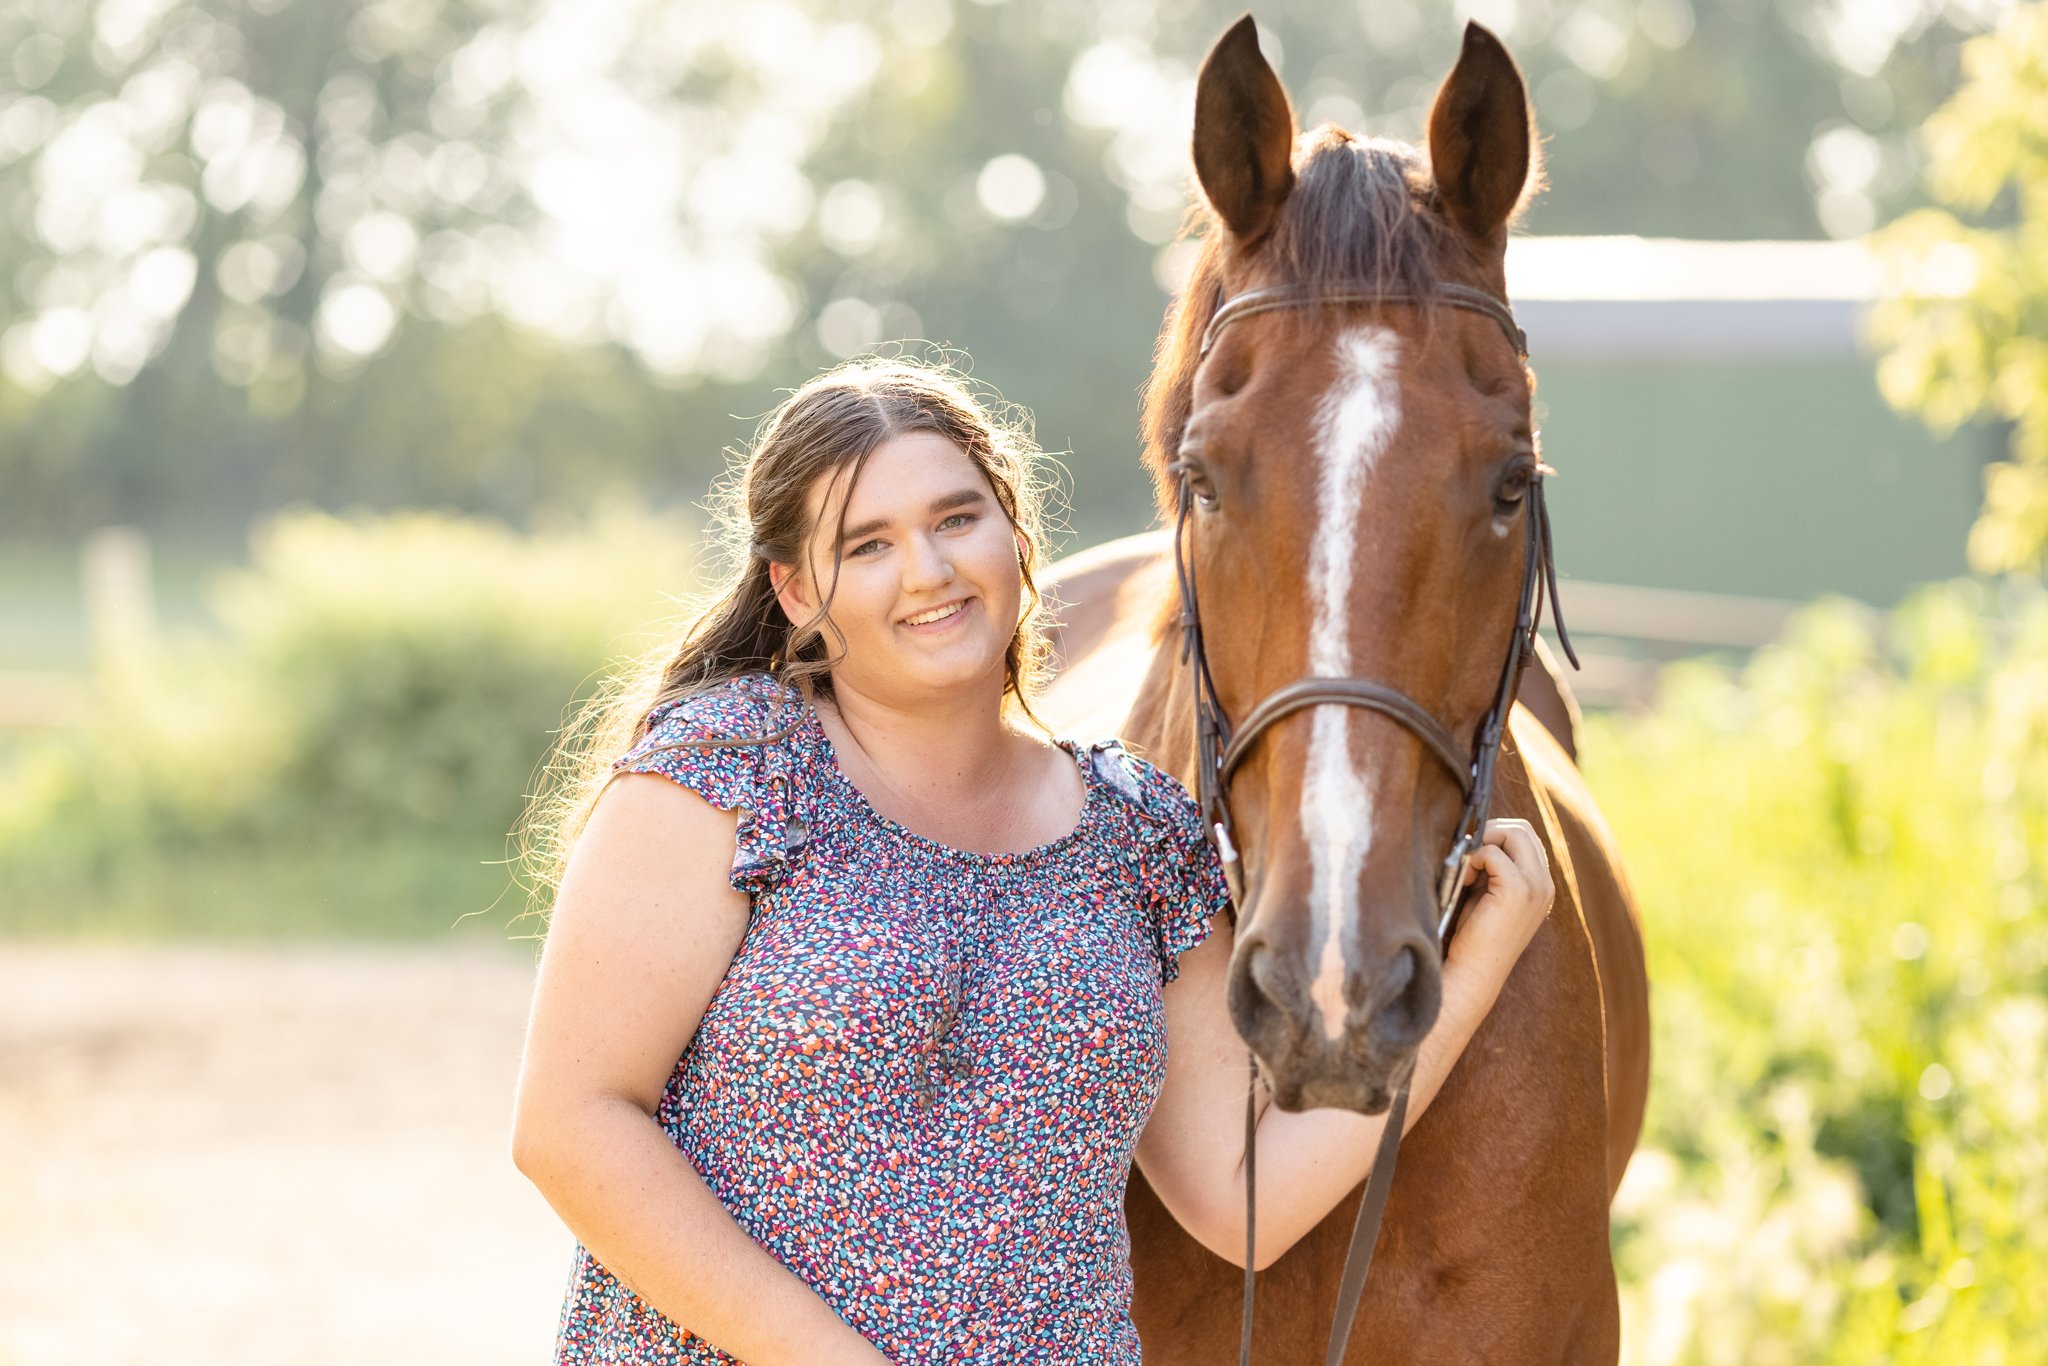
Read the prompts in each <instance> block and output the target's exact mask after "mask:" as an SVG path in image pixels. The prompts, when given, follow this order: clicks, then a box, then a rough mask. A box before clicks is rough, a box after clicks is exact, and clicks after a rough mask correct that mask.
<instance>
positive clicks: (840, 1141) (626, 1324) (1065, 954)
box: [555, 675, 1227, 1366]
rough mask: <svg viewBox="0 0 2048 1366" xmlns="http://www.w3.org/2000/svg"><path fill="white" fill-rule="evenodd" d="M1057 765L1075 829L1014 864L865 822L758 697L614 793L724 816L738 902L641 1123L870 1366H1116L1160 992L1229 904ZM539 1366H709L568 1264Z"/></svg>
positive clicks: (794, 713)
mask: <svg viewBox="0 0 2048 1366" xmlns="http://www.w3.org/2000/svg"><path fill="white" fill-rule="evenodd" d="M785 727H787V728H789V729H788V733H787V734H786V735H784V736H782V738H780V739H777V740H775V741H773V742H772V743H769V744H763V745H716V746H709V747H700V748H680V749H671V748H663V747H664V746H667V745H674V744H676V743H677V742H679V741H687V740H705V739H711V738H716V737H731V736H760V735H770V734H774V733H776V732H777V731H780V730H782V729H784V728H785ZM1062 747H1063V748H1065V749H1066V750H1068V752H1070V753H1071V754H1073V756H1074V758H1075V760H1076V762H1077V763H1078V764H1079V766H1080V770H1081V773H1082V776H1083V781H1084V784H1085V787H1086V792H1087V795H1086V799H1085V801H1084V803H1083V805H1082V809H1081V815H1080V819H1079V821H1078V822H1077V824H1076V825H1075V827H1074V829H1073V830H1072V831H1070V832H1069V833H1068V834H1066V835H1064V836H1062V837H1061V838H1059V839H1056V840H1054V841H1052V842H1051V843H1049V844H1046V845H1042V846H1040V847H1038V848H1036V849H1032V850H1029V851H1026V852H1022V853H1012V854H977V853H971V852H966V851H962V850H958V849H953V848H949V847H947V846H945V845H942V844H938V843H935V842H934V841H932V840H929V839H926V838H923V837H922V836H919V835H917V834H915V833H913V832H911V831H910V830H908V829H906V828H904V827H903V826H901V825H899V824H897V823H896V822H894V821H891V820H888V819H886V818H885V817H883V816H881V815H880V814H879V813H877V812H876V811H875V810H874V809H873V808H872V807H871V806H870V805H869V804H868V802H867V800H866V799H865V798H864V797H863V796H862V795H861V794H860V792H859V790H858V789H856V788H855V787H854V786H853V784H852V783H851V782H850V781H849V780H848V779H847V777H846V776H845V774H844V773H843V772H842V771H841V769H840V767H839V763H838V760H837V758H836V757H835V756H834V753H833V749H832V743H831V741H830V739H828V738H827V736H826V734H825V731H824V729H823V728H822V727H821V726H820V725H819V722H818V718H817V715H816V713H815V712H814V711H812V710H811V708H810V706H809V705H808V704H807V703H806V702H805V700H804V699H803V697H802V696H801V695H800V694H798V693H795V692H794V691H792V690H789V689H788V688H786V687H785V686H784V685H782V684H780V683H777V682H776V681H774V680H772V679H770V678H769V677H767V676H766V675H749V676H747V677H744V678H741V679H739V680H737V681H735V682H733V683H729V684H726V685H724V686H723V687H721V688H718V689H716V690H714V691H711V692H707V693H702V694H699V695H697V696H694V697H691V698H688V699H685V700H684V701H682V702H680V703H677V704H675V705H673V706H671V707H669V708H665V709H663V710H659V711H657V712H656V713H655V714H654V715H653V716H652V717H650V718H649V725H648V729H647V733H646V735H645V737H644V739H643V740H642V741H641V742H640V743H639V744H638V745H637V746H635V747H634V748H633V749H632V750H631V751H629V752H628V753H627V754H626V755H624V756H623V757H622V758H621V759H620V760H619V761H618V764H617V767H618V768H620V769H622V770H625V771H628V772H634V773H656V774H660V775H662V776H663V777H666V778H670V779H672V780H674V781H675V782H677V783H680V784H682V785H683V786H684V787H687V788H689V789H690V790H691V791H693V792H696V793H697V794H699V795H700V796H702V797H703V798H704V799H705V800H706V801H708V802H710V803H711V804H712V805H713V806H717V807H720V808H723V809H726V810H733V811H737V812H739V827H738V838H737V850H736V854H735V857H734V859H733V865H732V885H733V886H734V887H736V888H738V889H740V890H741V891H744V892H746V893H748V894H749V896H750V897H751V899H752V907H751V912H750V916H751V919H750V923H749V928H748V930H747V934H746V937H745V939H744V940H743V941H742V943H741V945H740V948H739V951H738V953H737V954H736V955H735V956H734V958H733V961H732V966H731V967H730V969H729V970H728V971H727V972H726V974H725V979H724V981H723V982H722V983H721V984H720V986H719V988H718V990H717V992H716V993H715V994H714V995H713V997H712V999H711V1002H710V1005H709V1008H708V1009H707V1010H706V1012H705V1015H704V1018H703V1021H702V1022H701V1023H700V1024H699V1026H698V1028H697V1032H696V1034H695V1036H694V1037H693V1038H692V1040H691V1042H690V1045H689V1047H688V1048H687V1049H686V1050H685V1051H684V1053H683V1056H682V1058H681V1059H680V1060H679V1061H678V1062H677V1064H676V1070H675V1073H674V1075H673V1076H672V1077H671V1078H670V1079H669V1082H668V1085H667V1088H666V1090H665V1091H664V1093H663V1095H662V1099H661V1103H660V1106H659V1108H658V1110H657V1114H656V1118H657V1120H658V1121H659V1123H660V1124H661V1126H662V1128H663V1129H664V1130H665V1131H666V1132H667V1133H668V1135H669V1137H670V1138H671V1139H673V1140H674V1142H675V1144H676V1146H677V1147H679V1148H680V1149H682V1151H683V1152H684V1153H685V1154H686V1155H687V1156H688V1157H689V1160H690V1162H691V1164H692V1166H694V1167H695V1168H696V1170H697V1171H698V1172H699V1173H700V1174H701V1175H702V1176H703V1178H704V1180H705V1182H706V1183H707V1184H708V1185H709V1186H710V1188H711V1190H712V1191H713V1192H714V1193H715V1194H716V1195H717V1196H718V1198H719V1200H720V1201H721V1202H723V1204H724V1205H725V1207H726V1209H727V1210H729V1211H730V1212H731V1214H732V1217H733V1219H734V1220H735V1221H736V1222H737V1223H738V1224H739V1226H740V1227H741V1228H743V1229H745V1230H746V1231H747V1233H748V1234H749V1235H751V1236H752V1237H753V1238H754V1239H755V1240H756V1241H758V1242H759V1243H760V1244H761V1245H762V1246H763V1247H765V1248H767V1249H768V1250H769V1251H770V1252H772V1253H773V1254H774V1255H775V1256H776V1257H777V1258H778V1259H780V1260H781V1261H782V1262H783V1264H784V1265H786V1266H788V1267H789V1268H790V1269H791V1270H792V1271H794V1272H795V1273H796V1274H797V1275H798V1276H800V1277H802V1278H803V1280H804V1281H805V1282H807V1283H808V1284H809V1285H811V1286H812V1287H813V1288H814V1289H816V1290H817V1292H818V1293H819V1294H820V1295H821V1296H823V1297H824V1299H825V1300H826V1301H827V1302H828V1303H830V1304H831V1305H832V1307H833V1308H834V1309H835V1310H836V1311H837V1312H838V1313H839V1315H840V1316H841V1317H842V1318H844V1319H845V1320H846V1322H848V1323H849V1324H851V1325H852V1326H853V1327H854V1328H856V1329H857V1330H859V1331H860V1332H861V1333H862V1334H863V1335H864V1336H866V1337H867V1338H868V1339H869V1340H870V1341H871V1342H873V1343H875V1344H876V1345H877V1346H878V1347H879V1348H880V1349H881V1350H882V1352H883V1353H884V1354H885V1355H886V1356H887V1357H888V1358H889V1359H890V1360H891V1361H892V1362H895V1363H897V1366H924V1364H925V1363H991V1364H993V1363H1004V1364H1005V1366H1013V1364H1016V1363H1033V1362H1042V1363H1048V1364H1050V1363H1060V1364H1061V1366H1096V1364H1097V1363H1119V1364H1120V1363H1132V1366H1135V1363H1137V1361H1138V1359H1139V1353H1138V1337H1137V1331H1136V1329H1135V1328H1134V1327H1133V1325H1132V1322H1131V1313H1130V1306H1131V1270H1130V1246H1129V1241H1128V1238H1127V1235H1126V1233H1125V1229H1124V1222H1123V1190H1124V1181H1125V1178H1126V1177H1127V1175H1128V1174H1129V1171H1130V1164H1131V1152H1132V1149H1133V1147H1134V1145H1135V1144H1136V1142H1137V1138H1138V1133H1139V1131H1140V1130H1141V1129H1142V1128H1143V1127H1144V1124H1145V1120H1146V1117H1147V1116H1148V1115H1149V1114H1150V1113H1151V1110H1152V1105H1153V1102H1154V1101H1155V1100H1156V1099H1157V1097H1158V1095H1159V1087H1160V1083H1161V1080H1162V1079H1163V1077H1164V1075H1165V1067H1166V1026H1165V1016H1164V1013H1163V1010H1162V1006H1161V1000H1160V988H1161V985H1162V984H1163V983H1164V982H1165V981H1167V980H1170V979H1171V978H1172V977H1173V976H1174V974H1175V971H1176V962H1177V959H1178V957H1179V955H1180V954H1181V953H1183V952H1185V951H1186V950H1187V949H1189V948H1191V947H1193V946H1194V945H1195V944H1197V943H1199V942H1200V941H1201V940H1202V938H1203V937H1204V936H1205V935H1206V934H1207V933H1208V930H1209V926H1210V924H1211V921H1212V918H1213V917H1214V915H1215V913H1216V912H1217V911H1219V910H1221V909H1222V908H1223V906H1224V904H1225V901H1226V895H1227V894H1226V892H1225V889H1224V884H1223V879H1222V874H1221V872H1220V870H1219V868H1218V866H1217V864H1216V862H1215V858H1214V855H1213V854H1212V853H1211V852H1210V850H1209V848H1208V846H1207V845H1206V844H1205V843H1204V841H1203V838H1202V833H1201V825H1200V820H1199V818H1198V816H1197V814H1196V810H1195V806H1194V803H1193V802H1192V801H1191V800H1190V799H1189V797H1188V795H1187V793H1186V791H1185V790H1184V789H1183V788H1182V787H1181V786H1180V784H1179V783H1178V782H1176V781H1175V780H1174V779H1173V778H1171V777H1169V776H1167V775H1166V774H1164V773H1161V772H1160V771H1159V770H1158V769H1156V768H1154V767H1152V766H1151V765H1150V764H1147V763H1144V762H1142V761H1141V760H1139V759H1137V758H1135V757H1133V756H1132V755H1130V754H1128V753H1126V752H1125V751H1124V749H1123V748H1122V747H1121V746H1120V745H1118V744H1116V743H1114V742H1108V743H1102V744H1094V745H1078V744H1073V743H1069V742H1062ZM555 1360H556V1361H557V1362H558V1363H565V1364H573V1366H586V1363H588V1364H591V1366H594V1364H595V1363H607V1364H608V1366H609V1364H610V1363H651V1362H662V1363H669V1362H692V1363H697V1362H719V1363H729V1362H732V1361H733V1360H734V1358H732V1357H731V1356H729V1355H727V1354H726V1353H724V1352H721V1351H719V1350H718V1349H716V1348H715V1347H713V1346H712V1345H711V1344H710V1343H708V1342H706V1341H704V1340H703V1339H701V1338H698V1337H695V1336H694V1335H692V1334H691V1333H689V1332H687V1331H685V1330H684V1329H683V1328H681V1327H679V1326H678V1325H676V1324H675V1323H673V1322H671V1321H670V1320H669V1319H667V1318H665V1317H663V1316H662V1315H661V1313H660V1312H659V1311H657V1310H656V1309H654V1308H653V1307H652V1306H651V1305H649V1304H648V1303H647V1302H646V1301H644V1300H642V1299H640V1298H638V1297H637V1296H636V1295H634V1293H633V1292H632V1291H631V1290H629V1289H628V1288H627V1287H626V1286H625V1285H624V1284H623V1283H621V1282H620V1281H619V1280H617V1279H616V1278H614V1277H613V1276H612V1275H611V1274H610V1273H609V1272H607V1271H606V1270H605V1269H604V1267H602V1266H601V1265H599V1264H598V1263H597V1262H596V1261H595V1260H594V1259H593V1258H592V1257H591V1256H590V1254H589V1253H588V1252H587V1251H585V1250H584V1249H582V1248H581V1247H579V1248H578V1249H577V1254H576V1260H575V1266H574V1269H573V1271H572V1274H571V1278H570V1284H569V1291H568V1296H567V1299H566V1302H565V1304H564V1306H563V1311H562V1320H561V1332H560V1337H559V1340H558V1342H557V1346H556V1355H555Z"/></svg>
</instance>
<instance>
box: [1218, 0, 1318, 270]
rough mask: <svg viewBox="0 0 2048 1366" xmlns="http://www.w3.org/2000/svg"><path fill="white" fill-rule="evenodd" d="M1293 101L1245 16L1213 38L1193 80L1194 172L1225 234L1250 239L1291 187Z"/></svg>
mask: <svg viewBox="0 0 2048 1366" xmlns="http://www.w3.org/2000/svg"><path fill="white" fill-rule="evenodd" d="M1293 162H1294V107H1293V106H1292V105H1290V104H1288V102H1287V91H1286V90H1284V89H1283V88H1282V87H1281V85H1280V78H1279V77H1278V76H1275V75H1274V74H1273V68H1272V67H1270V66H1268V65H1266V58H1265V56H1264V55H1263V54H1262V53H1260V51H1259V30H1258V26H1257V25H1255V24H1254V23H1253V22H1252V17H1251V16H1250V15H1249V14H1247V15H1245V16H1244V18H1242V19H1240V20H1238V21H1237V22H1236V23H1235V24H1232V25H1231V26H1230V31H1229V32H1228V33H1225V34H1224V35H1223V36H1222V37H1221V38H1218V39H1217V40H1216V46H1214V47H1212V48H1210V49H1209V55H1208V57H1206V58H1204V59H1203V62H1202V74H1201V76H1200V77H1199V78H1198V79H1197V80H1196V82H1195V175H1196V176H1197V177H1198V178H1199V179H1200V180H1201V182H1202V193H1203V194H1205V195H1207V196H1208V198H1209V204H1210V207H1212V208H1213V209H1215V210H1216V216H1217V217H1219V218H1221V219H1222V220H1223V222H1224V225H1225V226H1226V227H1228V228H1229V229H1230V231H1231V234H1232V235H1233V236H1234V237H1236V238H1237V239H1238V240H1239V241H1240V242H1254V241H1257V240H1258V239H1259V238H1261V237H1263V236H1265V234H1266V230H1267V229H1269V228H1271V227H1272V226H1273V219H1274V217H1275V216H1276V215H1277V214H1278V213H1279V212H1280V205H1281V204H1282V203H1284V202H1285V201H1286V199H1287V192H1288V191H1289V190H1291V189H1293V188H1294V164H1293Z"/></svg>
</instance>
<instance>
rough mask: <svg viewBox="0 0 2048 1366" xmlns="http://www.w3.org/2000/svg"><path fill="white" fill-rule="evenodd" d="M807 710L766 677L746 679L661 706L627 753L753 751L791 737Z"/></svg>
mask: <svg viewBox="0 0 2048 1366" xmlns="http://www.w3.org/2000/svg"><path fill="white" fill-rule="evenodd" d="M808 707H809V703H808V702H807V701H806V700H805V699H804V695H803V694H802V693H801V692H799V691H797V689H796V688H794V687H792V686H791V685H789V684H787V683H784V682H782V681H781V680H780V679H778V678H776V677H774V676H773V675H772V674H765V673H748V674H741V675H739V676H738V677H736V678H731V679H728V680H726V681H725V682H723V683H719V684H715V685H713V686H712V687H709V688H702V689H698V690H697V691H694V692H690V693H686V694H684V695H683V696H681V697H677V698H671V699H669V700H668V701H665V702H662V703H660V704H659V705H657V706H656V707H654V709H653V710H651V711H649V712H648V714H647V720H646V723H645V724H644V725H643V726H642V727H641V731H640V740H639V743H638V744H636V745H635V746H634V747H633V749H632V750H629V751H628V752H627V753H628V755H631V754H633V753H636V752H639V751H642V750H645V749H649V748H654V747H659V746H663V745H677V744H686V745H706V746H717V745H718V744H719V742H720V741H727V742H731V743H734V744H738V745H757V744H760V743H762V742H763V741H769V742H771V743H772V742H773V739H775V738H779V737H782V736H786V735H787V734H791V733H794V731H795V730H796V729H798V728H800V727H801V725H802V722H803V720H804V718H805V715H806V713H807V710H808Z"/></svg>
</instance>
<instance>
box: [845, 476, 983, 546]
mask: <svg viewBox="0 0 2048 1366" xmlns="http://www.w3.org/2000/svg"><path fill="white" fill-rule="evenodd" d="M987 501H988V493H987V491H986V490H983V489H973V488H968V489H957V490H955V491H954V492H952V493H948V494H944V495H942V496H940V497H938V498H934V499H932V503H931V506H930V507H929V508H927V509H926V510H925V512H926V515H927V516H932V517H936V516H938V515H939V514H940V513H942V512H952V511H955V510H956V509H959V508H964V507H975V506H978V505H980V504H982V503H985V502H987ZM888 529H889V519H888V518H887V517H870V518H868V519H867V520H866V521H865V522H860V523H857V524H856V525H853V526H850V527H848V528H847V529H846V533H845V534H844V535H843V536H841V537H840V538H839V544H841V545H845V544H846V543H847V542H848V541H864V540H866V539H867V538H868V537H870V536H872V535H874V534H875V533H876V532H878V531H887V530H888Z"/></svg>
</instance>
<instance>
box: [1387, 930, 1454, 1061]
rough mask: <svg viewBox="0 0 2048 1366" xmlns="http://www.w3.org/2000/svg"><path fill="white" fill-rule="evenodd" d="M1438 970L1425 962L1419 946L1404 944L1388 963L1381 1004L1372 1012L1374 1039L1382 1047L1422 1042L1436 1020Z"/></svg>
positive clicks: (1400, 1046) (1404, 1046) (1404, 1045)
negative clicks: (1432, 968) (1432, 969)
mask: <svg viewBox="0 0 2048 1366" xmlns="http://www.w3.org/2000/svg"><path fill="white" fill-rule="evenodd" d="M1439 986H1440V984H1439V982H1438V978H1437V974H1436V973H1435V972H1433V971H1431V970H1430V969H1429V967H1428V966H1427V965H1426V964H1425V962H1424V960H1423V957H1422V953H1421V951H1420V950H1419V949H1417V948H1416V947H1415V946H1413V945H1412V944H1411V945H1407V946H1404V947H1403V948H1402V949H1401V951H1400V952H1399V953H1397V954H1395V955H1394V961H1393V962H1392V963H1389V964H1388V965H1387V971H1386V975H1385V976H1384V977H1382V978H1381V979H1380V982H1379V983H1378V985H1377V989H1376V990H1375V991H1374V993H1373V994H1374V995H1375V996H1377V997H1378V998H1379V1002H1380V1004H1379V1007H1378V1009H1376V1010H1375V1011H1374V1012H1373V1014H1372V1025H1371V1034H1372V1040H1373V1042H1374V1043H1375V1044H1377V1045H1378V1046H1379V1047H1381V1048H1406V1047H1409V1046H1411V1045H1413V1044H1417V1043H1420V1042H1421V1041H1422V1036H1423V1035H1424V1034H1427V1033H1428V1032H1429V1027H1430V1026H1431V1025H1432V1024H1434V1023H1436V1009H1437V994H1438V990H1439Z"/></svg>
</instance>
